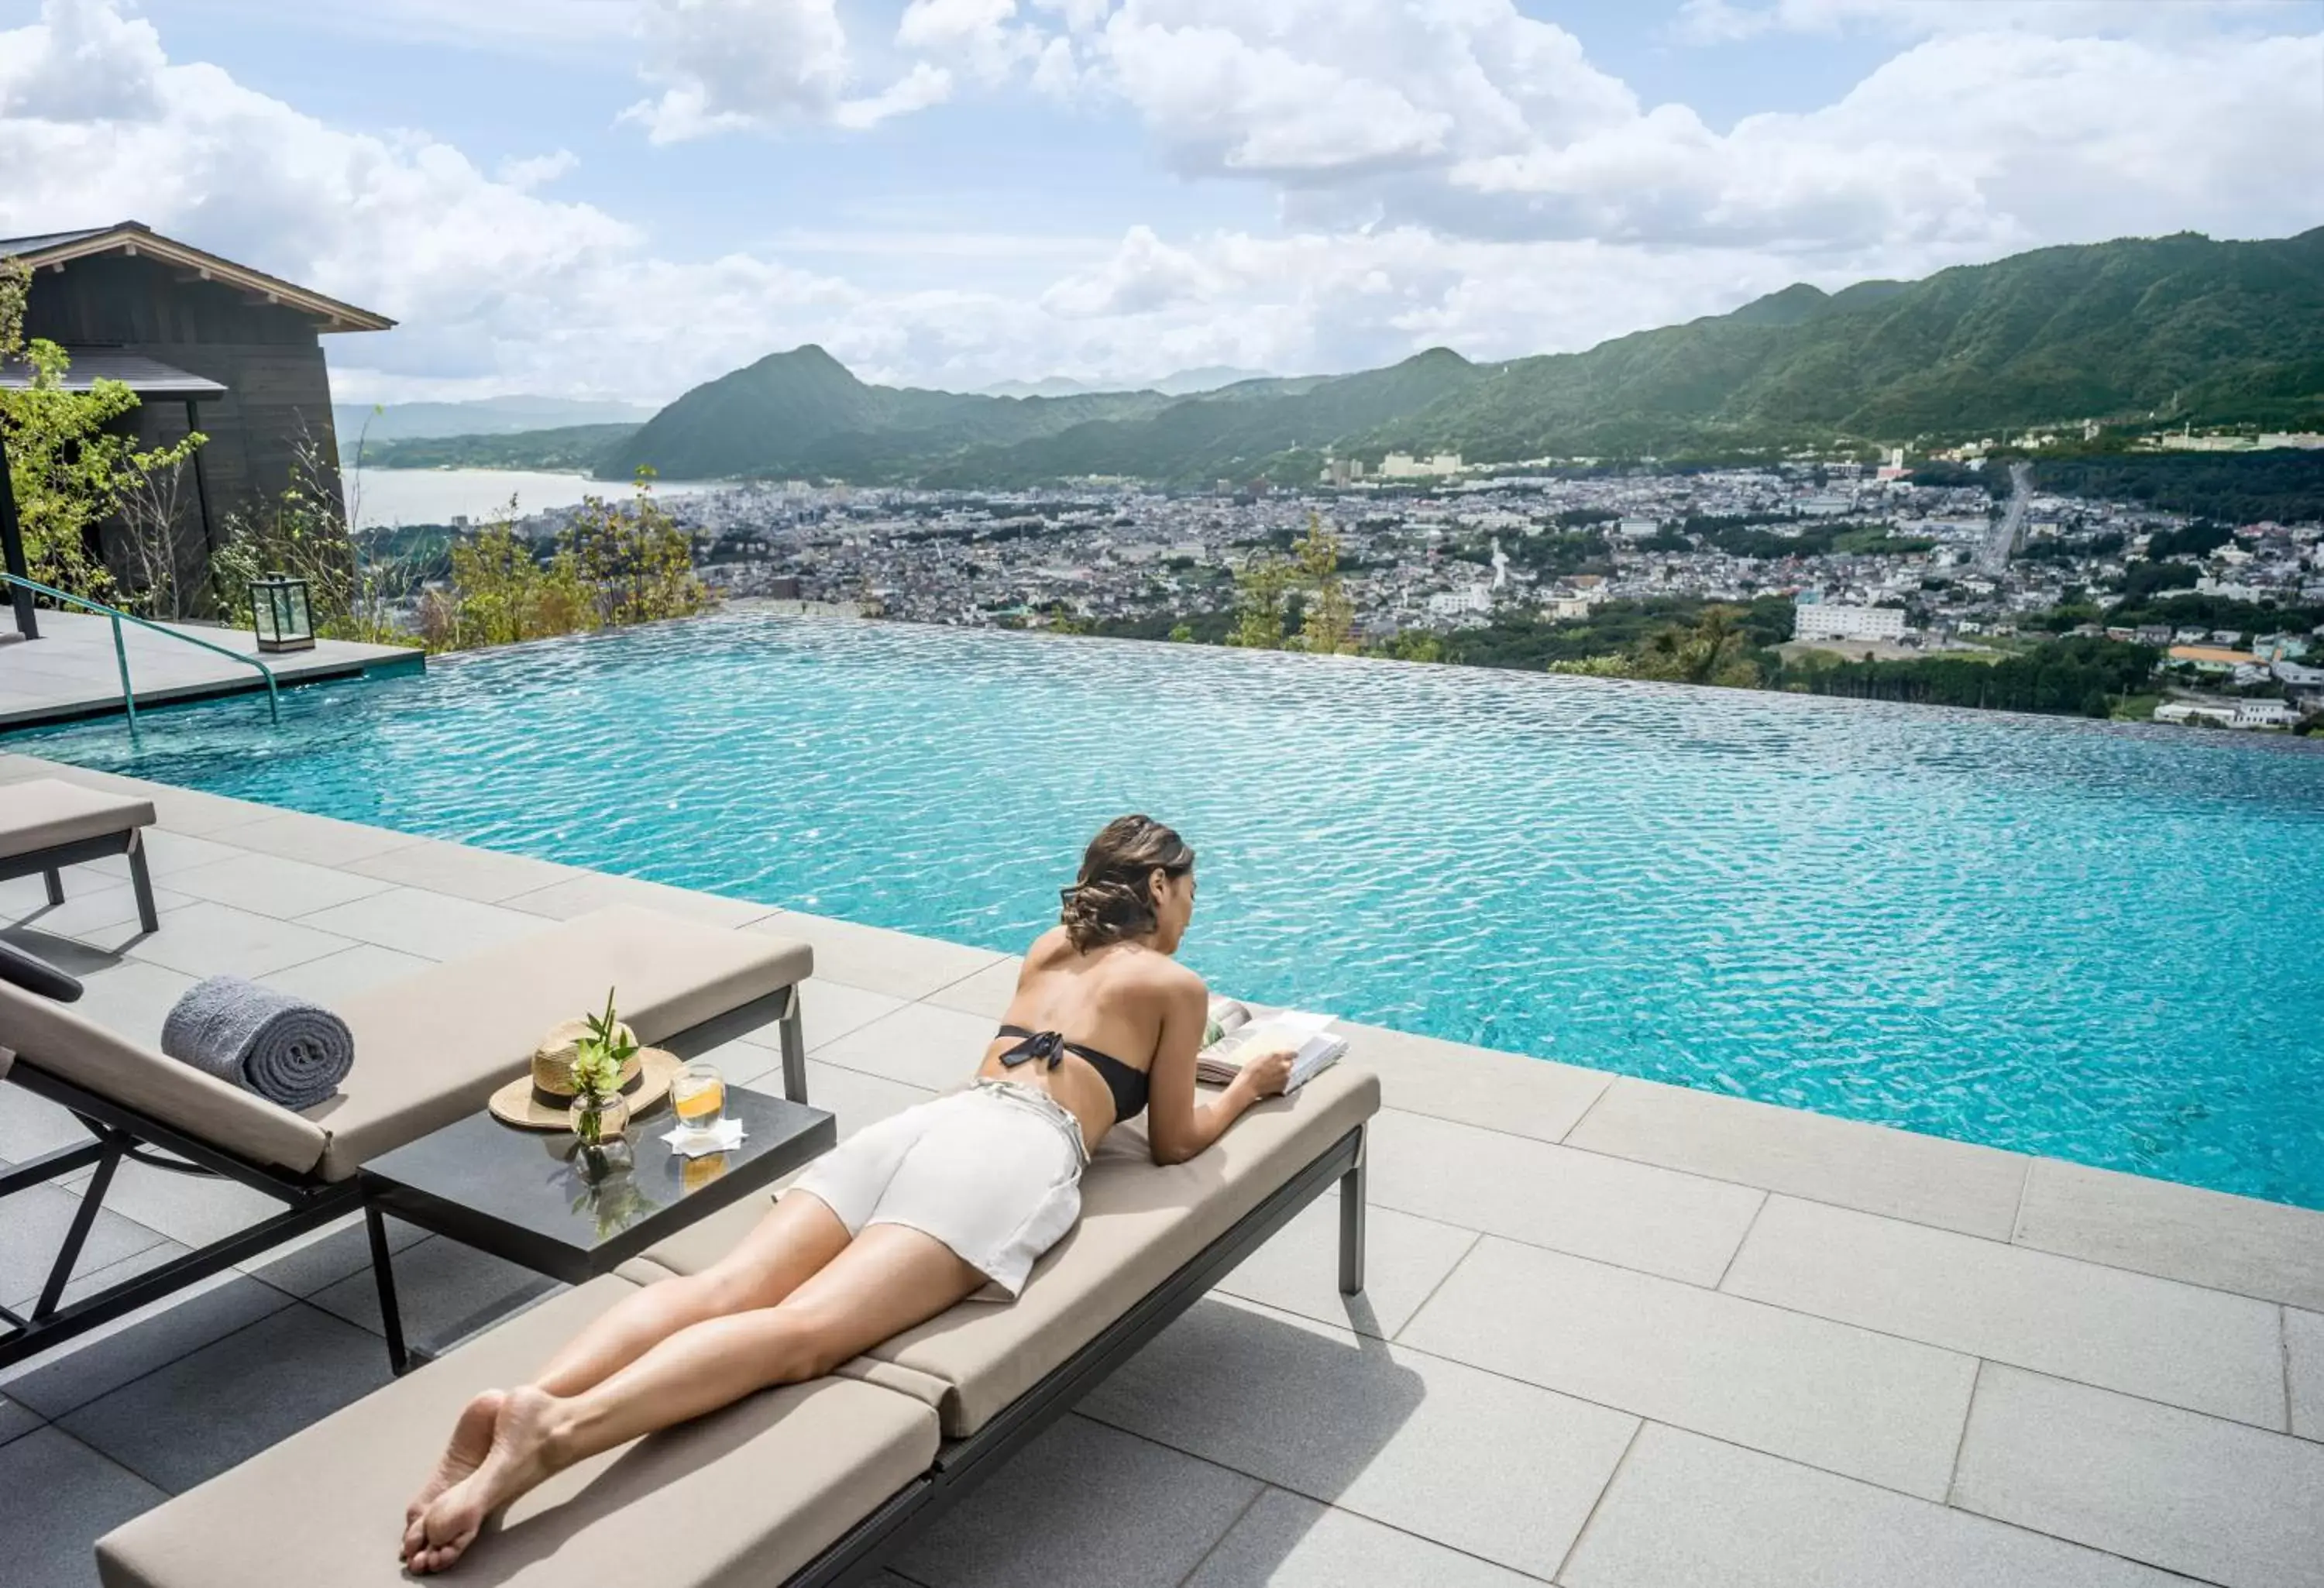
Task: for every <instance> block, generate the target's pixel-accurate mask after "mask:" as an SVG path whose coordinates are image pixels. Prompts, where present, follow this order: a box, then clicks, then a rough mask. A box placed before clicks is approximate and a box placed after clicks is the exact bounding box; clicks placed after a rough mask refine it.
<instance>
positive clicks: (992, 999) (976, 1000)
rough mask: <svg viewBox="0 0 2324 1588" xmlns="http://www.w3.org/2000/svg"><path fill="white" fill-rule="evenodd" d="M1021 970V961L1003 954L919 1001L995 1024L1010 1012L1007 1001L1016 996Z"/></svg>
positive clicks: (1022, 968)
mask: <svg viewBox="0 0 2324 1588" xmlns="http://www.w3.org/2000/svg"><path fill="white" fill-rule="evenodd" d="M1024 968H1025V962H1024V960H1023V959H1022V958H1020V957H1019V956H1016V955H1014V954H1010V955H1003V956H1001V958H999V959H997V960H995V961H994V962H993V963H992V964H991V965H986V966H985V967H984V968H983V969H982V970H981V971H976V972H973V973H972V974H969V975H965V976H963V977H962V978H961V979H960V980H959V981H957V982H954V983H949V984H947V985H945V986H942V987H939V988H937V989H936V991H935V992H931V993H929V994H928V995H927V998H926V999H924V1000H923V1001H922V1002H927V1003H933V1004H936V1005H937V1006H938V1007H939V1008H943V1009H957V1010H960V1011H964V1013H968V1014H973V1015H976V1016H979V1017H981V1018H982V1019H984V1020H991V1021H992V1022H993V1023H994V1024H996V1025H997V1024H999V1023H1000V1022H1001V1020H1002V1019H1003V1018H1005V1017H1006V1016H1007V1014H1008V1013H1009V1002H1010V999H1012V998H1014V997H1015V996H1016V995H1017V977H1018V975H1019V974H1020V973H1021V972H1022V971H1023V970H1024Z"/></svg>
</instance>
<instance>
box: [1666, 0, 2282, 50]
mask: <svg viewBox="0 0 2324 1588" xmlns="http://www.w3.org/2000/svg"><path fill="white" fill-rule="evenodd" d="M2314 11H2315V6H2314V5H2313V0H1972V3H1966V4H1965V3H1964V0H1757V3H1756V4H1754V3H1753V0H1686V3H1685V4H1684V5H1682V6H1681V7H1680V9H1679V16H1678V21H1677V23H1676V26H1675V27H1674V30H1673V31H1674V33H1675V34H1676V36H1677V37H1678V38H1680V39H1682V40H1683V41H1685V42H1689V43H1696V44H1715V43H1724V42H1729V41H1731V40H1736V39H1748V38H1754V37H1757V36H1758V35H1760V34H1763V33H1837V32H1842V31H1844V30H1846V29H1849V28H1852V27H1867V28H1878V29H1882V30H1885V31H1886V32H1895V33H1900V34H1904V35H1907V36H1924V35H1930V34H1938V33H1962V32H1995V31H1997V30H2000V29H2013V30H2017V29H2022V30H2025V31H2029V32H2050V33H2058V34H2081V35H2089V34H2093V33H2107V32H2178V31H2187V30H2196V31H2208V30H2209V29H2212V28H2214V27H2216V26H2218V24H2219V23H2223V22H2236V23H2257V24H2261V25H2283V26H2291V27H2298V26H2301V25H2303V23H2311V22H2312V21H2313V14H2314ZM2303 13H2304V15H2303Z"/></svg>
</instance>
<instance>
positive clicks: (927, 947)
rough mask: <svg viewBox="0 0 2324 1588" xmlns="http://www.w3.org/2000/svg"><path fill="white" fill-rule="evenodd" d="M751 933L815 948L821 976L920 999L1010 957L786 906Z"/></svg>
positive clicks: (759, 922) (755, 925) (758, 922)
mask: <svg viewBox="0 0 2324 1588" xmlns="http://www.w3.org/2000/svg"><path fill="white" fill-rule="evenodd" d="M749 929H750V930H752V931H754V932H768V933H771V934H772V935H773V936H775V937H798V938H801V939H803V940H805V941H806V942H808V943H811V944H813V945H814V946H815V970H816V974H817V975H819V976H828V977H829V978H831V980H833V981H835V982H844V983H847V984H848V985H849V986H851V987H862V988H864V989H866V990H867V991H870V992H885V993H887V994H888V995H889V996H890V997H891V998H904V999H919V998H926V997H927V996H928V995H929V994H930V993H932V992H938V991H940V990H941V989H943V988H945V987H949V986H952V985H954V983H958V982H960V981H961V980H963V979H964V978H965V977H968V976H972V975H974V974H976V973H977V972H979V971H981V970H986V969H989V968H991V966H992V965H996V964H998V963H1000V962H1001V960H1002V959H1005V958H1006V957H1008V956H1005V955H1001V954H996V953H993V952H992V951H991V950H990V949H986V948H970V947H966V946H963V945H961V944H958V943H945V942H940V941H938V940H937V939H936V938H934V937H913V936H912V935H910V934H909V933H908V932H891V931H889V930H888V929H887V928H884V927H862V926H857V925H856V924H855V923H854V922H853V921H842V920H834V919H832V918H831V917H829V916H822V915H809V914H807V912H805V911H804V910H796V909H786V910H781V911H779V912H778V913H776V914H773V915H769V916H764V917H761V919H757V920H754V921H752V922H750V923H749Z"/></svg>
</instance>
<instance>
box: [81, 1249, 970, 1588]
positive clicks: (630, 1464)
mask: <svg viewBox="0 0 2324 1588" xmlns="http://www.w3.org/2000/svg"><path fill="white" fill-rule="evenodd" d="M633 1288H634V1287H632V1285H631V1284H630V1283H629V1281H627V1280H626V1279H616V1278H614V1277H613V1276H612V1275H607V1276H605V1277H604V1278H603V1279H595V1280H592V1281H591V1282H590V1283H588V1284H587V1285H585V1286H583V1287H582V1288H579V1289H577V1290H572V1291H568V1292H567V1293H566V1294H564V1295H562V1296H559V1297H557V1298H556V1299H554V1300H552V1301H549V1302H548V1303H546V1304H544V1305H542V1306H539V1307H536V1308H534V1309H533V1310H532V1311H530V1312H529V1313H526V1314H524V1315H522V1316H520V1317H517V1318H514V1319H512V1320H511V1321H510V1322H508V1323H506V1324H503V1325H501V1326H500V1327H499V1328H497V1329H494V1330H493V1331H492V1332H491V1333H489V1334H484V1335H483V1336H481V1337H480V1338H478V1339H476V1340H475V1341H473V1342H471V1343H468V1344H467V1345H465V1346H463V1347H461V1348H460V1349H459V1350H457V1351H455V1352H453V1353H451V1354H450V1355H448V1356H447V1357H445V1358H443V1359H442V1360H441V1361H438V1362H432V1363H430V1364H429V1365H428V1366H426V1367H424V1368H421V1369H420V1370H419V1371H417V1372H414V1373H412V1374H411V1375H410V1377H408V1378H405V1379H401V1380H397V1381H396V1382H395V1383H392V1384H390V1385H389V1386H387V1387H386V1388H385V1389H383V1390H378V1391H376V1392H375V1393H374V1394H372V1395H370V1396H367V1397H366V1398H364V1399H362V1400H359V1401H357V1402H355V1404H354V1405H353V1406H350V1407H348V1408H346V1409H345V1410H343V1411H340V1412H337V1413H336V1414H334V1415H333V1416H331V1417H327V1418H325V1419H324V1420H323V1421H321V1422H319V1423H317V1424H315V1425H314V1426H311V1427H309V1428H307V1429H305V1430H303V1431H302V1432H300V1433H298V1434H294V1435H292V1436H291V1437H290V1438H288V1439H286V1440H284V1441H283V1442H282V1443H281V1444H280V1445H275V1446H273V1447H272V1449H269V1450H267V1451H264V1452H263V1453H261V1454H258V1455H256V1456H254V1457H252V1458H251V1459H250V1460H249V1461H247V1462H244V1463H243V1464H242V1465H240V1466H238V1467H236V1468H235V1469H234V1470H233V1471H231V1472H229V1473H225V1474H223V1475H221V1476H219V1477H217V1478H214V1479H212V1480H211V1481H210V1482H207V1483H205V1484H203V1485H201V1486H200V1487H199V1488H197V1489H194V1490H191V1491H189V1492H187V1493H185V1494H182V1495H180V1496H179V1497H178V1498H177V1499H175V1500H170V1501H168V1502H166V1503H165V1504H163V1505H161V1507H159V1508H158V1509H156V1510H150V1511H147V1512H146V1513H145V1514H144V1515H143V1516H141V1517H138V1518H137V1519H134V1521H131V1522H128V1523H126V1524H124V1526H122V1527H121V1528H117V1529H115V1531H114V1532H112V1533H110V1534H108V1535H106V1537H103V1538H101V1539H99V1540H98V1541H97V1574H98V1576H99V1578H100V1579H101V1580H102V1581H103V1582H104V1583H106V1588H248V1585H249V1584H251V1583H284V1584H299V1585H300V1588H326V1585H327V1588H390V1585H391V1584H392V1585H394V1588H408V1585H409V1583H410V1578H408V1577H406V1576H405V1575H404V1574H403V1573H402V1569H401V1565H399V1563H398V1561H397V1557H396V1545H397V1540H398V1539H399V1538H400V1537H401V1535H402V1531H403V1508H404V1505H405V1504H406V1502H407V1501H409V1500H410V1498H411V1493H412V1491H414V1490H415V1489H417V1488H418V1487H419V1486H420V1480H421V1479H422V1478H424V1477H425V1476H426V1475H427V1473H428V1472H429V1469H430V1468H431V1467H432V1466H433V1465H434V1464H435V1462H436V1458H437V1456H438V1454H440V1453H441V1452H442V1450H443V1447H444V1440H445V1436H447V1434H448V1433H449V1431H450V1429H451V1426H452V1419H453V1417H455V1415H456V1414H457V1412H458V1411H459V1409H460V1408H461V1407H462V1406H463V1405H465V1404H466V1401H467V1400H468V1399H469V1398H470V1397H471V1396H473V1395H474V1394H475V1393H476V1392H477V1391H478V1390H483V1389H485V1388H487V1387H489V1386H493V1385H502V1384H508V1383H512V1382H517V1381H521V1380H523V1379H525V1378H526V1377H527V1376H529V1375H530V1374H531V1373H532V1372H534V1371H537V1370H538V1369H539V1365H540V1363H541V1362H542V1361H543V1359H545V1358H546V1357H547V1356H548V1355H549V1353H551V1352H553V1351H554V1350H555V1349H556V1348H557V1347H558V1346H559V1345H561V1344H563V1343H565V1342H566V1341H567V1340H569V1339H570V1338H572V1336H573V1334H574V1333H575V1332H576V1330H578V1329H579V1328H580V1327H581V1326H582V1325H584V1324H585V1323H586V1322H587V1321H588V1320H589V1319H591V1318H593V1317H595V1316H599V1315H600V1314H602V1313H604V1311H605V1309H606V1308H607V1307H609V1306H613V1303H614V1302H615V1301H617V1300H619V1299H620V1298H621V1297H622V1296H624V1295H626V1294H628V1293H629V1292H630V1291H631V1290H632V1289H633ZM936 1445H937V1438H936V1414H935V1413H934V1412H933V1411H931V1410H930V1409H929V1408H927V1407H926V1406H924V1405H922V1404H920V1403H919V1402H918V1401H917V1400H913V1399H908V1398H906V1397H904V1396H901V1395H896V1394H892V1393H890V1391H888V1390H878V1389H874V1388H872V1387H871V1386H870V1385H868V1384H859V1383H852V1382H849V1381H847V1380H840V1379H819V1380H816V1381H815V1382H813V1383H811V1384H804V1385H797V1386H793V1387H790V1388H788V1389H783V1390H770V1391H767V1392H764V1393H761V1394H759V1395H754V1396H752V1397H751V1398H750V1399H747V1400H744V1401H742V1402H741V1403H739V1404H737V1405H735V1406H732V1407H729V1408H726V1409H725V1410H724V1411H722V1412H716V1413H714V1414H712V1415H711V1416H709V1417H704V1418H702V1419H701V1420H700V1421H698V1422H696V1423H692V1424H688V1425H686V1426H683V1427H679V1428H676V1429H672V1430H669V1431H667V1432H664V1433H661V1434H657V1435H654V1436H650V1437H648V1438H646V1439H642V1440H640V1441H638V1442H636V1443H634V1444H632V1445H625V1446H622V1447H621V1448H620V1449H617V1450H613V1451H609V1452H607V1453H605V1454H603V1455H599V1456H596V1457H594V1458H592V1459H591V1460H589V1461H586V1462H583V1463H580V1464H579V1465H577V1466H576V1467H574V1468H572V1469H570V1470H569V1471H567V1472H565V1473H559V1474H558V1476H557V1477H555V1478H552V1479H551V1480H549V1482H547V1483H544V1484H543V1485H541V1487H540V1488H539V1489H537V1490H535V1491H533V1492H532V1493H531V1494H530V1495H527V1496H526V1497H525V1498H524V1499H522V1500H519V1501H518V1502H517V1503H516V1504H515V1505H513V1506H511V1507H510V1508H509V1510H508V1512H507V1514H506V1516H505V1518H504V1519H503V1520H502V1521H501V1522H500V1523H499V1524H498V1525H497V1527H496V1528H488V1530H487V1532H486V1533H485V1535H484V1537H482V1538H480V1539H479V1540H478V1541H477V1542H476V1544H475V1546H473V1547H472V1549H471V1552H470V1554H469V1555H468V1556H467V1557H466V1559H465V1560H463V1561H462V1562H461V1564H460V1565H459V1567H458V1568H457V1571H456V1572H455V1574H453V1575H451V1576H449V1577H447V1579H446V1581H447V1582H451V1583H462V1584H469V1585H474V1588H484V1585H487V1584H521V1585H522V1588H646V1585H649V1584H658V1585H663V1588H730V1585H731V1588H742V1585H743V1584H746V1583H747V1584H751V1585H752V1588H764V1585H765V1584H768V1583H779V1582H781V1581H782V1580H783V1579H784V1578H785V1577H787V1576H788V1575H790V1574H792V1573H793V1572H796V1571H797V1570H798V1569H799V1567H801V1566H802V1565H806V1564H807V1562H808V1561H810V1560H812V1559H813V1558H814V1557H815V1556H816V1555H818V1554H820V1553H821V1552H822V1551H823V1550H824V1549H825V1548H826V1547H827V1546H830V1545H831V1543H832V1542H833V1541H834V1540H835V1539H836V1538H838V1537H839V1536H840V1535H841V1534H842V1533H844V1532H845V1531H846V1530H847V1529H848V1528H851V1527H853V1525H854V1524H855V1523H856V1522H857V1521H858V1520H860V1519H862V1518H863V1517H864V1516H866V1515H868V1514H869V1513H870V1512H871V1510H874V1509H875V1508H876V1507H878V1506H879V1505H880V1504H881V1502H882V1501H884V1500H887V1499H888V1497H889V1496H890V1495H891V1494H893V1493H895V1492H896V1491H898V1490H899V1489H902V1488H903V1487H904V1486H905V1485H906V1484H908V1483H910V1482H913V1481H914V1480H916V1479H918V1478H919V1477H920V1476H921V1475H922V1474H923V1473H926V1472H927V1469H928V1467H929V1464H930V1463H932V1462H933V1461H934V1460H935V1459H936Z"/></svg>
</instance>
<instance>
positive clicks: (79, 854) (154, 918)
mask: <svg viewBox="0 0 2324 1588" xmlns="http://www.w3.org/2000/svg"><path fill="white" fill-rule="evenodd" d="M144 833H145V829H144V828H143V827H128V828H124V830H123V831H121V832H117V833H99V834H98V835H97V836H96V837H94V838H78V839H75V840H74V841H73V842H72V843H70V844H59V845H54V846H53V847H51V848H48V849H32V850H27V851H26V852H25V853H23V854H11V855H8V856H6V857H5V858H0V882H12V881H14V879H15V878H18V877H29V876H31V875H32V873H33V872H40V873H41V876H42V880H43V881H44V882H47V884H48V890H49V905H50V908H51V909H54V908H55V907H56V906H58V905H60V904H62V903H63V902H64V901H65V880H64V878H63V876H62V875H61V874H60V873H61V872H63V870H64V868H65V867H67V866H69V865H79V864H81V863H83V862H85V861H91V860H108V859H110V858H112V857H113V856H114V855H116V854H125V855H127V856H128V857H129V885H130V886H131V887H132V888H133V889H134V890H135V891H136V894H137V924H138V925H139V926H141V927H143V928H145V930H147V931H149V932H158V931H160V930H161V916H160V915H159V914H158V913H156V912H155V910H154V908H153V877H152V872H149V871H147V870H146V867H145V837H144ZM35 924H37V923H35Z"/></svg>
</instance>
